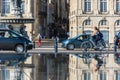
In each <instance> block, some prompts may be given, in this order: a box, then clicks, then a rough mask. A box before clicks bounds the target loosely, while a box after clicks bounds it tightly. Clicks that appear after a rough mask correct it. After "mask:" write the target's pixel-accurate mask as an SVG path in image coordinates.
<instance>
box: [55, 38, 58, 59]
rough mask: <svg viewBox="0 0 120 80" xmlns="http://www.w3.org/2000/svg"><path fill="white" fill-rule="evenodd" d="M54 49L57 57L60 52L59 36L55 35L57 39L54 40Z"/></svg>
mask: <svg viewBox="0 0 120 80" xmlns="http://www.w3.org/2000/svg"><path fill="white" fill-rule="evenodd" d="M54 51H55V58H56V57H57V53H58V42H57V37H55V40H54Z"/></svg>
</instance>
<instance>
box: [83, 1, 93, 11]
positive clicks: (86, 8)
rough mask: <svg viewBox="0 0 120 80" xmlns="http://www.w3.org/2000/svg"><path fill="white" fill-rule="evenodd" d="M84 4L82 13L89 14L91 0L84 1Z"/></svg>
mask: <svg viewBox="0 0 120 80" xmlns="http://www.w3.org/2000/svg"><path fill="white" fill-rule="evenodd" d="M84 4H85V6H84V11H85V12H91V0H85V2H84Z"/></svg>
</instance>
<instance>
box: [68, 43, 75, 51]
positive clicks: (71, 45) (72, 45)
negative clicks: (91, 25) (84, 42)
mask: <svg viewBox="0 0 120 80" xmlns="http://www.w3.org/2000/svg"><path fill="white" fill-rule="evenodd" d="M74 48H75V46H74V44H68V45H67V50H74Z"/></svg>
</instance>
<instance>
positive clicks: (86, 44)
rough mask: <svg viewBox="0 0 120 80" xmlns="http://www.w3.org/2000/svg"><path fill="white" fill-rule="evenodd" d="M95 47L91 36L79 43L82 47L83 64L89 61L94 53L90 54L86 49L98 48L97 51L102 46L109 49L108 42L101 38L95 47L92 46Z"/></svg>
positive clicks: (100, 49) (101, 48)
mask: <svg viewBox="0 0 120 80" xmlns="http://www.w3.org/2000/svg"><path fill="white" fill-rule="evenodd" d="M94 47H95V43H94V41H93V39H92V38H90V39H89V40H87V41H84V42H83V43H82V44H81V48H83V54H82V55H83V62H84V63H85V64H88V63H89V62H90V58H92V56H94V54H91V53H88V52H87V51H89V50H92V49H94V50H99V51H102V50H103V49H104V48H108V50H109V47H110V45H109V43H108V42H106V41H104V39H101V40H99V41H98V42H97V47H98V48H97V49H95V48H94Z"/></svg>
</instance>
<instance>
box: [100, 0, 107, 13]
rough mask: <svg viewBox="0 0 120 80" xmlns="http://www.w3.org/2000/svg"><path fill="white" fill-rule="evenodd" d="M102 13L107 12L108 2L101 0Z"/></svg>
mask: <svg viewBox="0 0 120 80" xmlns="http://www.w3.org/2000/svg"><path fill="white" fill-rule="evenodd" d="M100 12H107V0H100Z"/></svg>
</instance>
